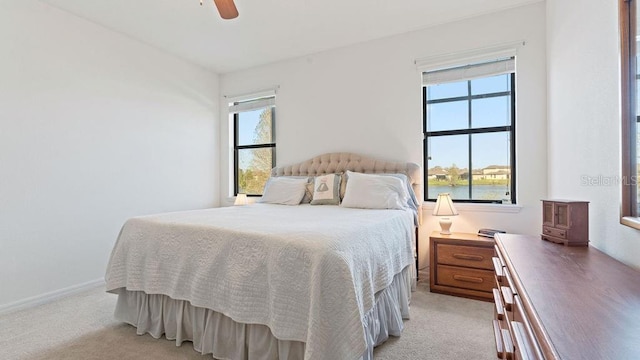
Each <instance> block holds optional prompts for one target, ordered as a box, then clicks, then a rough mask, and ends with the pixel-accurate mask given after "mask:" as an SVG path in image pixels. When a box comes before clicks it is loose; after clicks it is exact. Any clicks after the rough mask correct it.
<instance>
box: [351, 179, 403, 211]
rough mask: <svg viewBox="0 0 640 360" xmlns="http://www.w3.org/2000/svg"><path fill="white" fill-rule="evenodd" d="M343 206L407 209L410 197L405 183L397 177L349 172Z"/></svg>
mask: <svg viewBox="0 0 640 360" xmlns="http://www.w3.org/2000/svg"><path fill="white" fill-rule="evenodd" d="M347 178H348V181H347V188H346V190H345V194H344V199H342V206H344V207H350V208H361V209H405V208H406V207H407V201H409V198H410V197H409V195H408V194H407V188H406V185H405V183H404V182H403V181H402V180H401V179H399V178H398V177H395V176H385V175H374V174H361V173H355V172H351V171H347Z"/></svg>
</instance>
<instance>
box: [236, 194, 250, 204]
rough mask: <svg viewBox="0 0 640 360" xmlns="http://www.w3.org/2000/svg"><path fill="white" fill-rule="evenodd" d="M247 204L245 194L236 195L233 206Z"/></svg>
mask: <svg viewBox="0 0 640 360" xmlns="http://www.w3.org/2000/svg"><path fill="white" fill-rule="evenodd" d="M247 204H248V200H247V194H238V195H236V201H235V202H234V203H233V205H247Z"/></svg>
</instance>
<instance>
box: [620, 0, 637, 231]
mask: <svg viewBox="0 0 640 360" xmlns="http://www.w3.org/2000/svg"><path fill="white" fill-rule="evenodd" d="M619 7H620V44H621V46H620V49H621V51H620V59H621V67H620V69H621V75H622V78H621V81H620V84H621V104H620V108H621V111H620V113H621V142H620V144H621V159H622V166H621V170H622V173H621V175H622V177H621V181H620V185H621V190H622V204H621V213H620V222H621V223H622V224H625V225H628V226H631V227H634V228H636V229H640V218H639V217H638V215H639V210H638V208H639V207H640V198H638V196H639V195H640V191H638V184H639V182H638V178H639V176H638V169H639V167H638V160H639V158H638V154H640V151H638V145H640V133H638V129H640V126H638V121H639V120H640V116H638V109H640V106H639V99H638V94H639V93H640V81H639V80H640V72H639V71H638V68H639V66H638V54H637V49H638V46H637V45H638V43H637V41H638V34H639V33H640V31H639V30H638V27H637V23H638V22H637V18H638V13H637V11H638V6H637V4H636V0H619Z"/></svg>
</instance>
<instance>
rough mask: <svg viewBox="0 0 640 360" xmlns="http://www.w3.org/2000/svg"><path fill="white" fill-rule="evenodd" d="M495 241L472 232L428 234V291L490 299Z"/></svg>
mask: <svg viewBox="0 0 640 360" xmlns="http://www.w3.org/2000/svg"><path fill="white" fill-rule="evenodd" d="M494 244H495V243H494V240H493V239H492V238H486V237H482V236H478V235H475V234H466V233H452V234H451V235H442V234H440V232H438V231H434V232H432V233H431V236H430V237H429V256H430V260H431V263H430V266H429V275H430V285H431V292H437V293H442V294H449V295H456V296H463V297H467V298H472V299H478V300H486V301H493V288H495V287H496V282H495V275H494V269H493V261H492V257H493V256H494V254H495V250H494Z"/></svg>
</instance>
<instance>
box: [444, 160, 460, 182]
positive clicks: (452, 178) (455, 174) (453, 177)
mask: <svg viewBox="0 0 640 360" xmlns="http://www.w3.org/2000/svg"><path fill="white" fill-rule="evenodd" d="M446 172H447V176H448V178H449V185H451V186H456V181H457V180H458V178H459V177H460V169H458V167H457V166H456V164H451V167H448V168H447V169H446Z"/></svg>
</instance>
